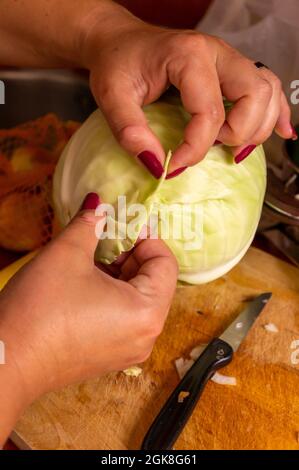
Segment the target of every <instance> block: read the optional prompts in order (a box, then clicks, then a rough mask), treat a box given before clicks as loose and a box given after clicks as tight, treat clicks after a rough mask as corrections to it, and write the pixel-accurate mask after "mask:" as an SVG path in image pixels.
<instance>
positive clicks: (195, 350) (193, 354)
mask: <svg viewBox="0 0 299 470" xmlns="http://www.w3.org/2000/svg"><path fill="white" fill-rule="evenodd" d="M206 346H207V345H206V344H200V345H199V346H196V347H195V348H193V349H192V351H191V352H190V354H189V356H190V357H191V359H193V361H196V359H198V358H199V356H200V355H201V353H202V352H203V350H204V349H205V348H206Z"/></svg>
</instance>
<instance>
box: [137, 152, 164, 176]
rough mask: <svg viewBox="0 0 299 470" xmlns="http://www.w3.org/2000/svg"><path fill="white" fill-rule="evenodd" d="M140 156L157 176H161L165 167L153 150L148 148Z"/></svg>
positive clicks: (144, 163) (149, 169)
mask: <svg viewBox="0 0 299 470" xmlns="http://www.w3.org/2000/svg"><path fill="white" fill-rule="evenodd" d="M138 158H139V160H140V161H141V162H142V163H143V165H144V166H146V168H147V169H148V171H149V172H150V173H151V174H152V175H153V176H154V177H155V178H157V179H159V178H161V176H162V174H163V171H164V168H163V166H162V164H161V163H160V162H159V160H158V159H157V157H156V155H154V154H153V153H152V152H149V151H148V150H145V151H144V152H141V153H140V154H139V155H138Z"/></svg>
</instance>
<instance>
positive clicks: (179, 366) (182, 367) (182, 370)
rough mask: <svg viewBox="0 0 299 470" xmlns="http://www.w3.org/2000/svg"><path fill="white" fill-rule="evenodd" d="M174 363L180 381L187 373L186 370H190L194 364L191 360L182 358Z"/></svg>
mask: <svg viewBox="0 0 299 470" xmlns="http://www.w3.org/2000/svg"><path fill="white" fill-rule="evenodd" d="M174 363H175V367H176V370H177V373H178V375H179V378H180V379H182V378H183V377H184V375H185V374H186V373H187V372H188V370H189V369H191V367H192V366H193V364H194V361H192V359H184V358H183V357H180V358H179V359H176V360H175V361H174Z"/></svg>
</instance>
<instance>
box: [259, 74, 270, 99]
mask: <svg viewBox="0 0 299 470" xmlns="http://www.w3.org/2000/svg"><path fill="white" fill-rule="evenodd" d="M256 92H257V94H258V96H259V98H260V99H266V100H269V99H270V98H271V96H272V92H273V89H272V86H271V83H270V82H269V81H268V80H266V79H265V78H261V79H260V80H259V82H258V84H257V89H256Z"/></svg>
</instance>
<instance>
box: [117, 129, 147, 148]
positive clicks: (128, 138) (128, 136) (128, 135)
mask: <svg viewBox="0 0 299 470" xmlns="http://www.w3.org/2000/svg"><path fill="white" fill-rule="evenodd" d="M116 128H117V129H116V136H117V140H118V142H119V143H120V145H121V146H122V147H124V148H127V147H128V145H130V146H131V145H133V144H138V143H139V142H140V140H141V138H142V129H141V128H140V127H137V126H132V125H126V124H123V123H116Z"/></svg>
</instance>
